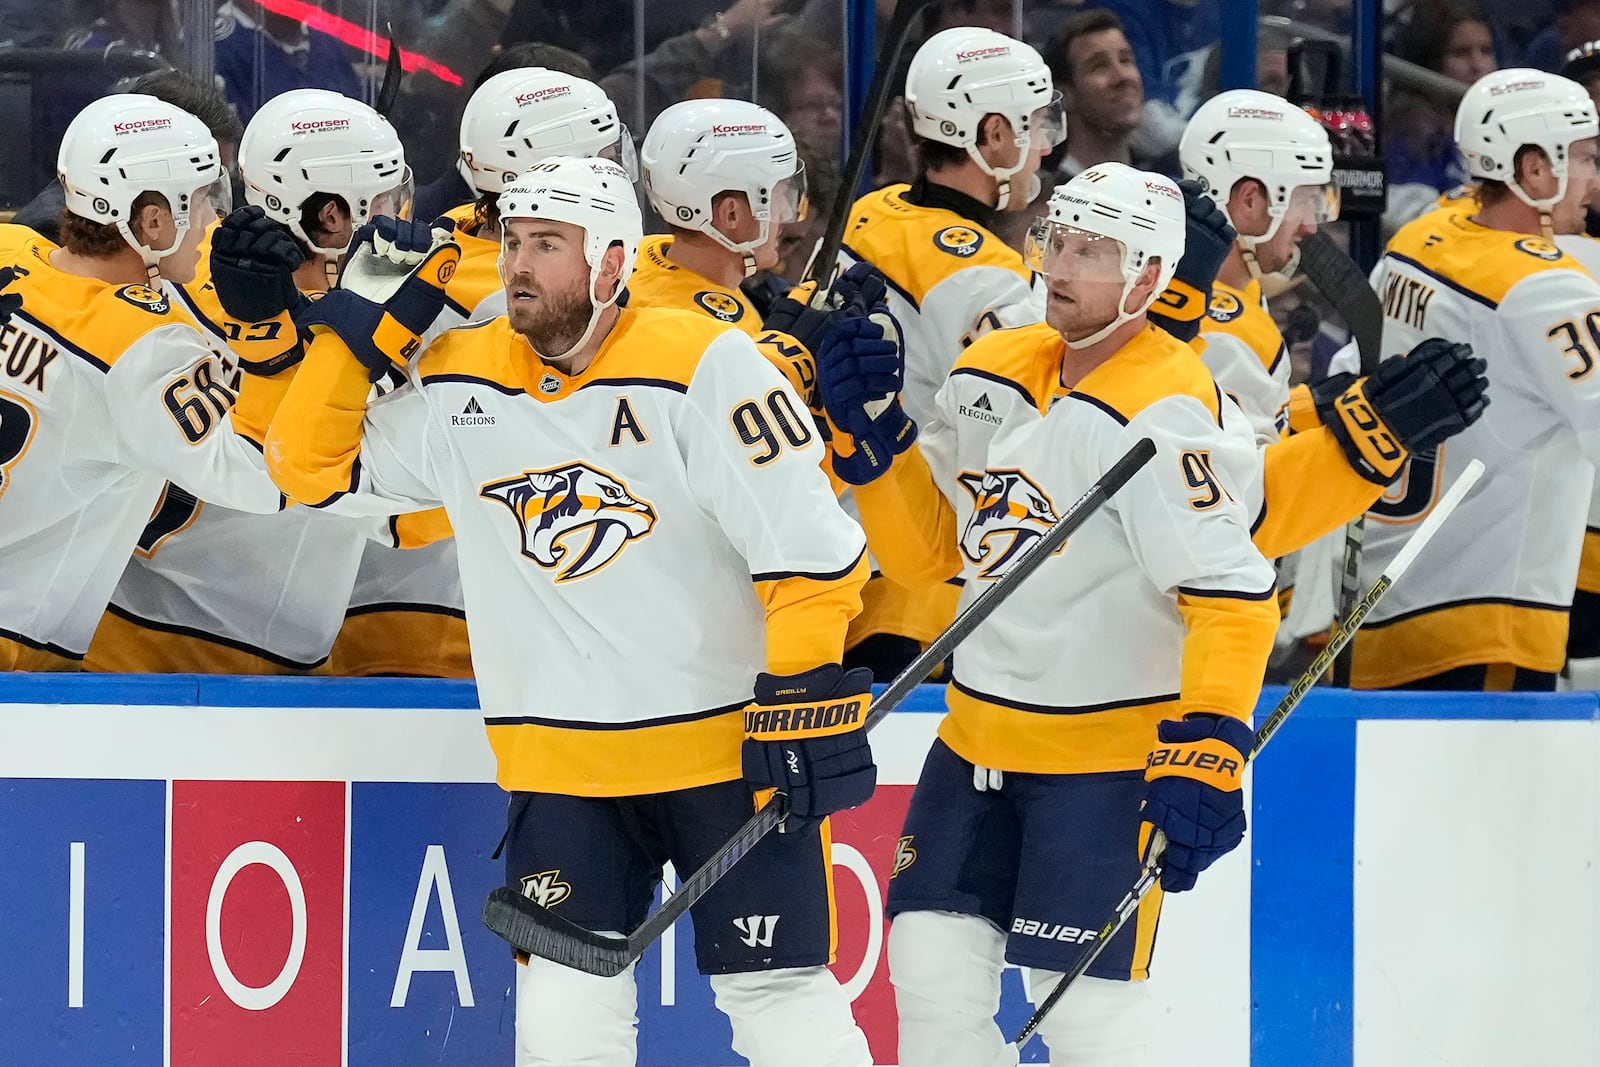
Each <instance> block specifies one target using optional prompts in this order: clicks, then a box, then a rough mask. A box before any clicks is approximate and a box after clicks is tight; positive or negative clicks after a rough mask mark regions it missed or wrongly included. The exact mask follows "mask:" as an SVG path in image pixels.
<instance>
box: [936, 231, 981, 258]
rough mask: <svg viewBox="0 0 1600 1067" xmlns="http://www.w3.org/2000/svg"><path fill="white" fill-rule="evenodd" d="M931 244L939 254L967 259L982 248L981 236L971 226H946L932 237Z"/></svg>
mask: <svg viewBox="0 0 1600 1067" xmlns="http://www.w3.org/2000/svg"><path fill="white" fill-rule="evenodd" d="M933 243H934V245H935V246H937V247H938V249H939V251H941V252H949V253H950V254H951V255H952V256H960V257H961V258H962V259H967V258H969V257H971V256H975V255H977V254H978V249H980V248H982V247H983V234H981V233H979V232H978V231H977V230H974V229H973V228H972V227H971V226H946V227H945V228H944V229H942V230H940V231H939V232H938V233H936V234H934V235H933Z"/></svg>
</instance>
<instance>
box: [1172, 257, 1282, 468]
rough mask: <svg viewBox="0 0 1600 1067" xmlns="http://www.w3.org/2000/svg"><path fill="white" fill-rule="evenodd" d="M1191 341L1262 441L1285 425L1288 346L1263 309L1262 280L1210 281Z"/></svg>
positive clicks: (1279, 433) (1273, 436) (1278, 434)
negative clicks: (1196, 337) (1237, 284)
mask: <svg viewBox="0 0 1600 1067" xmlns="http://www.w3.org/2000/svg"><path fill="white" fill-rule="evenodd" d="M1200 337H1201V339H1202V340H1203V341H1204V343H1203V344H1197V345H1196V346H1195V347H1196V349H1197V350H1198V351H1199V352H1200V358H1201V359H1202V360H1204V361H1205V365H1206V367H1207V368H1208V369H1209V370H1210V371H1211V376H1212V377H1213V378H1215V379H1216V380H1217V384H1218V385H1220V386H1222V391H1223V392H1225V393H1227V394H1228V395H1229V396H1231V397H1232V398H1233V401H1234V403H1236V404H1238V405H1239V410H1240V411H1242V412H1244V416H1245V418H1247V419H1249V420H1250V427H1251V429H1252V430H1254V431H1255V435H1256V441H1257V443H1259V444H1261V445H1262V446H1263V447H1265V446H1266V445H1268V444H1270V443H1272V442H1274V441H1276V440H1278V439H1279V438H1281V437H1283V436H1284V435H1285V434H1286V433H1288V431H1289V349H1288V346H1287V345H1285V344H1284V341H1283V334H1282V332H1280V331H1279V329H1278V324H1277V323H1276V322H1274V321H1273V320H1272V314H1271V313H1270V312H1269V311H1268V310H1267V304H1266V300H1265V298H1263V297H1262V295H1261V283H1260V282H1258V281H1251V282H1250V284H1249V285H1247V286H1245V287H1244V288H1243V289H1235V288H1234V287H1232V286H1231V285H1227V284H1226V283H1224V282H1222V281H1215V282H1212V283H1211V306H1210V307H1209V308H1208V309H1207V311H1206V316H1205V318H1203V319H1201V320H1200Z"/></svg>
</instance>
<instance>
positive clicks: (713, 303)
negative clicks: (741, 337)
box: [694, 290, 744, 322]
mask: <svg viewBox="0 0 1600 1067" xmlns="http://www.w3.org/2000/svg"><path fill="white" fill-rule="evenodd" d="M694 302H695V303H696V304H698V305H700V307H701V309H702V310H704V311H705V312H706V313H707V314H709V315H711V317H713V318H715V319H717V320H719V321H721V322H738V321H739V320H740V319H742V318H744V305H742V304H740V303H739V301H737V300H735V299H734V298H733V297H731V296H729V295H728V294H727V293H718V292H715V291H709V290H708V291H706V292H700V293H696V294H694Z"/></svg>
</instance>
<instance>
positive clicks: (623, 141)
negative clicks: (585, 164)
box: [595, 123, 639, 182]
mask: <svg viewBox="0 0 1600 1067" xmlns="http://www.w3.org/2000/svg"><path fill="white" fill-rule="evenodd" d="M617 126H618V129H619V130H620V131H621V132H620V133H618V134H617V139H616V140H615V141H612V142H611V143H610V144H608V145H606V146H605V147H604V148H602V149H600V151H598V152H596V153H595V156H596V157H597V158H599V159H609V160H611V162H613V163H615V164H616V165H617V166H619V167H621V168H622V169H623V170H625V171H627V173H628V180H629V181H630V182H636V181H638V180H639V153H638V152H637V151H635V150H634V147H633V134H631V133H629V132H628V126H627V124H626V123H618V124H617Z"/></svg>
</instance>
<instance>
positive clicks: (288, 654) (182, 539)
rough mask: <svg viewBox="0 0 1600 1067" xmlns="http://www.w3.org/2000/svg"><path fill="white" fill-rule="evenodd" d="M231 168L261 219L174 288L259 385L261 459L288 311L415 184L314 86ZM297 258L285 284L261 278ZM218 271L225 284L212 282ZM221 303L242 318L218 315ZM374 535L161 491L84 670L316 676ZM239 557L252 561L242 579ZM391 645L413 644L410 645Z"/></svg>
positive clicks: (252, 403) (247, 416)
mask: <svg viewBox="0 0 1600 1067" xmlns="http://www.w3.org/2000/svg"><path fill="white" fill-rule="evenodd" d="M239 169H240V171H241V174H242V176H243V179H244V184H245V190H246V193H245V195H246V197H247V198H248V199H249V200H250V202H251V204H252V205H254V207H253V208H252V209H245V210H241V212H240V213H238V214H237V215H234V216H230V217H229V219H227V220H225V221H224V222H223V223H222V224H221V225H220V228H219V229H218V230H217V231H214V233H213V237H212V248H211V253H212V257H211V261H210V262H208V261H206V260H204V259H202V261H201V264H200V269H199V272H198V274H197V277H196V279H195V281H194V282H193V283H191V284H190V285H188V286H183V287H178V290H177V291H178V294H179V296H180V297H181V298H182V299H183V301H184V304H185V306H186V307H187V309H188V311H189V312H190V314H191V315H192V316H193V317H194V318H195V321H196V322H198V323H199V324H200V325H201V327H202V328H203V329H204V330H205V331H206V332H207V333H209V334H210V335H211V340H212V343H213V345H214V346H216V347H218V348H220V349H223V350H231V351H232V352H233V353H234V355H235V357H236V359H237V360H238V362H239V363H240V365H241V366H243V367H246V368H248V369H249V370H250V371H251V372H252V374H253V375H254V377H253V378H252V380H251V381H250V382H249V383H248V387H247V388H246V389H244V391H243V392H242V394H241V399H240V401H239V403H238V404H237V405H236V406H235V408H234V411H233V422H234V427H235V429H236V431H237V432H239V433H240V434H241V435H243V436H245V437H247V438H248V439H249V440H251V441H253V442H255V444H256V446H257V447H260V445H261V443H262V442H263V441H264V440H265V438H266V431H267V425H268V423H269V422H270V420H271V415H272V411H273V409H274V408H275V406H276V403H277V401H278V400H279V399H281V398H282V395H283V391H284V389H286V388H287V387H288V383H289V381H290V380H291V379H292V378H293V376H294V373H295V363H296V362H297V361H298V360H299V358H300V356H301V354H302V349H301V346H300V338H299V334H298V332H297V331H296V329H295V326H294V323H293V322H292V321H290V320H289V318H288V316H287V314H286V312H287V311H288V310H290V308H291V307H292V306H298V305H299V304H300V303H302V302H304V301H305V300H306V299H307V298H306V296H305V294H306V293H320V292H321V291H323V290H325V289H326V288H327V286H328V281H329V278H330V276H331V273H330V272H331V271H332V270H336V269H337V266H338V263H339V260H340V259H341V258H342V256H343V254H344V252H345V250H346V248H347V247H348V246H349V243H350V239H351V236H352V235H353V233H354V232H355V228H357V227H359V226H361V225H363V224H365V223H366V221H367V220H368V218H370V217H372V216H373V215H374V214H385V215H393V214H396V213H399V212H403V211H404V210H405V205H406V204H407V203H408V202H409V200H410V193H409V184H410V179H409V172H408V171H407V169H406V165H405V157H404V151H403V150H402V148H401V145H400V138H399V136H398V135H397V134H396V133H395V131H394V129H393V127H391V126H390V125H389V123H388V121H387V120H385V119H384V118H383V117H382V116H381V115H379V114H378V113H377V112H376V111H373V110H372V109H371V108H370V107H368V106H367V105H366V104H363V103H361V102H360V101H356V100H350V99H348V98H346V97H344V96H341V95H339V94H338V93H333V92H329V91H327V90H323V89H296V90H291V91H289V92H287V93H283V94H282V95H279V96H276V97H273V98H272V99H271V100H269V101H267V102H266V103H265V104H263V105H262V107H261V109H260V110H259V111H257V112H256V114H255V115H254V117H252V118H251V120H250V124H249V126H248V127H247V128H246V129H245V133H244V138H243V140H242V141H241V142H240V147H239ZM241 247H242V252H241ZM294 261H298V262H299V266H298V267H297V268H293V269H292V273H290V272H287V271H285V272H283V273H282V274H279V273H276V272H275V271H274V270H273V269H272V267H271V265H270V264H271V263H272V262H281V263H282V264H283V265H284V266H288V265H289V264H290V263H291V262H294ZM213 263H214V264H215V268H213ZM213 269H215V270H217V271H220V272H221V275H222V276H221V277H220V278H218V277H213V276H212V275H213ZM218 284H221V286H222V291H221V293H219V290H218ZM223 296H227V297H228V298H229V303H230V306H231V307H232V308H233V310H235V311H237V312H239V314H238V315H230V314H229V313H228V311H227V310H225V309H224V307H223V300H222V298H223ZM369 528H370V530H371V532H373V533H374V534H377V533H379V532H380V531H381V532H383V533H385V534H386V533H387V529H386V526H385V524H382V523H362V524H357V523H355V522H352V521H351V520H349V519H343V518H338V517H335V516H330V515H324V514H322V513H320V512H318V511H315V510H312V509H309V508H289V509H287V510H285V511H282V512H279V513H277V514H273V515H258V514H251V513H248V512H243V511H235V510H232V509H229V508H224V507H219V506H217V505H215V504H201V503H200V502H199V501H198V500H196V499H195V497H194V496H193V495H192V494H191V493H190V492H189V491H188V490H187V489H186V487H184V486H181V485H168V486H167V488H166V490H165V491H164V493H163V495H162V499H161V504H160V506H159V507H157V509H156V512H155V515H154V517H153V518H152V519H151V521H150V522H149V523H148V524H147V525H146V527H145V530H144V533H143V534H142V535H141V537H140V541H139V546H138V548H137V549H136V550H135V551H134V554H133V556H132V558H131V559H129V561H128V565H127V568H126V569H125V570H124V571H123V574H122V578H121V580H120V581H119V582H118V584H117V589H116V592H115V593H113V594H112V597H111V603H110V605H109V606H108V608H107V611H106V616H105V618H104V619H103V620H102V621H101V623H100V627H99V629H98V630H97V631H96V633H95V639H94V643H93V644H92V645H91V646H90V649H89V655H88V658H87V659H86V660H85V666H86V667H87V668H88V669H90V670H99V671H118V672H124V673H144V672H157V673H159V672H167V673H172V672H195V673H218V674H282V673H296V672H304V671H311V670H315V669H318V668H320V667H322V666H323V665H324V664H325V663H326V662H327V660H328V656H329V653H330V651H331V649H332V647H333V642H334V638H335V636H336V635H337V634H338V633H339V628H340V624H341V622H342V621H343V619H344V615H345V609H346V607H348V605H349V603H350V594H351V589H352V587H353V585H354V582H355V576H356V567H357V564H358V563H359V562H360V559H361V553H362V548H363V546H364V544H365V543H366V542H367V540H368V538H367V532H368V529H369ZM241 559H249V560H251V565H250V567H249V568H247V569H245V570H243V571H241V569H240V567H239V563H238V561H239V560H241ZM389 636H390V640H401V639H403V638H406V639H407V644H408V645H410V646H416V645H420V642H414V641H412V640H410V639H409V636H410V635H401V634H398V633H391V634H390V635H389ZM419 655H420V653H419V652H415V651H414V652H413V656H419Z"/></svg>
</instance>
